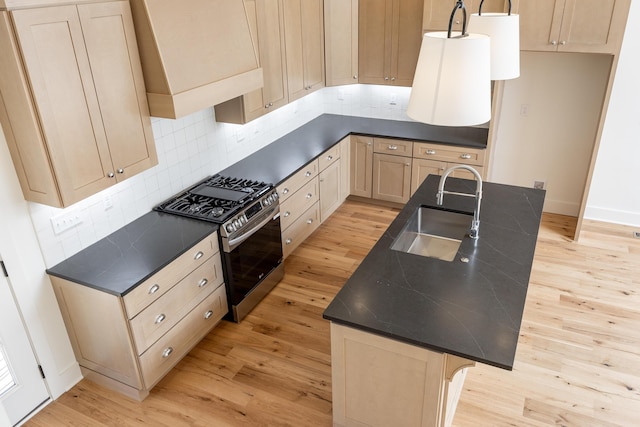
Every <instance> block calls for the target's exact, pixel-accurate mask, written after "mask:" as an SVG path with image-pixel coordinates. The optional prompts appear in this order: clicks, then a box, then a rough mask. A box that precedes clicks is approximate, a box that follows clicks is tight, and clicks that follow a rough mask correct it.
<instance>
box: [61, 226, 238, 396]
mask: <svg viewBox="0 0 640 427" xmlns="http://www.w3.org/2000/svg"><path fill="white" fill-rule="evenodd" d="M51 282H52V284H53V288H54V291H55V293H56V298H57V300H58V304H59V305H60V310H61V312H62V317H63V319H64V322H65V326H66V328H67V332H68V333H69V337H70V339H71V344H72V346H73V350H74V353H75V356H76V359H77V360H78V363H79V364H80V367H81V370H82V374H83V375H84V377H85V378H87V379H89V380H92V381H94V382H96V383H98V384H101V385H104V386H106V387H109V388H111V389H114V390H116V391H118V392H120V393H122V394H125V395H127V396H130V397H133V398H134V399H137V400H143V399H144V398H145V397H146V396H147V395H148V394H149V390H151V388H152V387H153V386H154V385H155V384H157V383H158V381H160V379H162V377H163V376H164V375H166V374H167V372H169V370H171V368H173V366H175V365H176V364H177V363H178V362H179V361H180V360H181V359H182V357H183V356H185V355H186V354H187V353H188V352H189V351H190V350H191V349H192V348H193V347H194V346H195V345H196V344H197V343H198V342H200V340H201V339H202V338H203V337H204V336H205V335H206V334H207V333H208V332H209V331H210V330H211V329H212V328H213V327H214V326H215V325H216V324H217V323H218V322H219V321H220V320H221V319H222V317H223V316H224V315H225V314H226V313H227V311H228V307H227V297H226V291H225V286H224V283H223V276H222V265H221V258H220V253H219V250H218V234H217V232H216V233H213V234H211V235H210V236H209V237H207V238H205V239H203V240H201V241H200V242H199V243H197V244H196V245H194V246H193V247H192V248H190V249H189V250H187V251H186V252H185V253H184V254H182V255H181V256H179V257H178V258H177V259H176V260H174V261H173V262H172V263H170V264H169V265H167V266H166V267H164V268H163V269H162V270H160V271H159V272H157V273H156V274H154V275H153V276H151V277H150V278H149V279H147V280H145V281H144V282H142V283H140V284H139V285H137V286H136V287H135V288H133V289H132V290H131V291H130V292H128V293H127V294H125V295H114V294H110V293H107V292H105V291H102V290H99V289H94V288H90V287H87V286H84V285H81V284H78V283H74V282H71V281H69V280H64V279H61V278H59V277H54V276H51Z"/></svg>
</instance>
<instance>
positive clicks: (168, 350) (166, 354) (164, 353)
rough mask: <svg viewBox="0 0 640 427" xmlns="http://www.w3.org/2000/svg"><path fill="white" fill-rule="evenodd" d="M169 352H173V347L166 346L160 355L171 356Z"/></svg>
mask: <svg viewBox="0 0 640 427" xmlns="http://www.w3.org/2000/svg"><path fill="white" fill-rule="evenodd" d="M171 353H173V347H167V348H165V349H164V351H163V352H162V357H163V358H165V359H166V358H167V357H169V356H171Z"/></svg>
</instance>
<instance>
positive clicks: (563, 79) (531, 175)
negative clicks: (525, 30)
mask: <svg viewBox="0 0 640 427" xmlns="http://www.w3.org/2000/svg"><path fill="white" fill-rule="evenodd" d="M610 64H611V57H610V56H607V55H585V54H567V53H546V52H522V54H521V75H520V78H518V79H514V80H507V81H506V82H505V87H504V96H503V101H502V102H503V103H502V109H501V113H500V117H499V123H500V124H499V126H498V132H497V140H496V143H495V144H494V147H493V150H494V151H493V153H492V167H491V169H490V174H489V176H488V179H489V181H494V182H499V183H504V184H513V185H521V186H524V187H531V186H533V183H534V181H536V180H538V181H545V182H546V189H547V197H546V199H545V211H548V212H555V213H560V214H565V215H573V216H577V215H578V213H579V210H580V205H581V201H582V195H583V191H584V183H585V180H586V177H587V172H588V169H589V164H590V161H591V153H592V150H593V144H594V142H595V134H596V130H597V125H598V120H599V117H600V111H601V108H602V102H603V99H604V93H605V89H606V85H607V81H608V75H609V70H610Z"/></svg>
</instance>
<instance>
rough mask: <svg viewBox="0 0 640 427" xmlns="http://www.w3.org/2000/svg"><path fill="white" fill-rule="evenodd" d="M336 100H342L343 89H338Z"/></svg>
mask: <svg viewBox="0 0 640 427" xmlns="http://www.w3.org/2000/svg"><path fill="white" fill-rule="evenodd" d="M338 101H344V89H338Z"/></svg>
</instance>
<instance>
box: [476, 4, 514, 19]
mask: <svg viewBox="0 0 640 427" xmlns="http://www.w3.org/2000/svg"><path fill="white" fill-rule="evenodd" d="M483 3H484V0H481V1H480V7H478V16H482V4H483ZM508 15H509V16H511V0H509V13H508Z"/></svg>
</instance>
